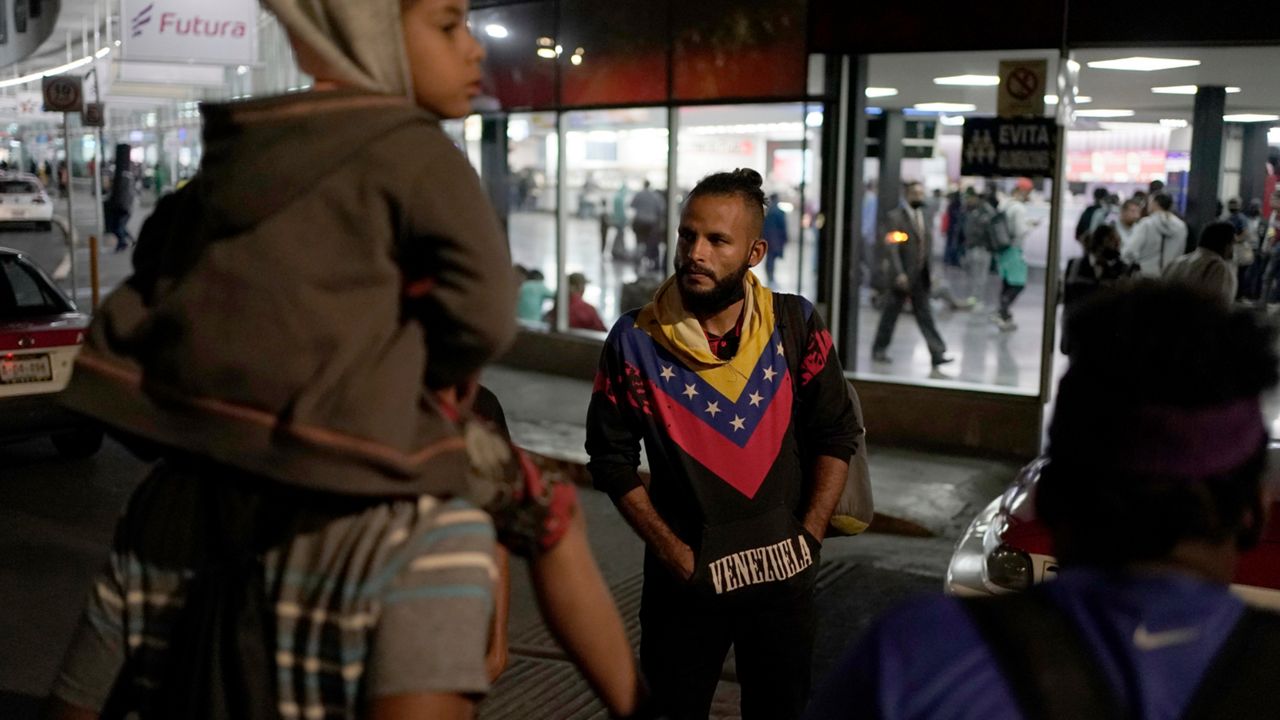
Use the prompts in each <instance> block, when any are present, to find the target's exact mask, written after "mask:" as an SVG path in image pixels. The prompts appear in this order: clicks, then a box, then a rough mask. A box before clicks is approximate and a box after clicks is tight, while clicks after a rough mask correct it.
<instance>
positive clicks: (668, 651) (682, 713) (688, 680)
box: [640, 554, 817, 720]
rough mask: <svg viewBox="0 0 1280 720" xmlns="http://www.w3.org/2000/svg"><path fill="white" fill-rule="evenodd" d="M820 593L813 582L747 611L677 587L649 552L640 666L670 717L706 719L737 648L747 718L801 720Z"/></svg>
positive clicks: (745, 716)
mask: <svg viewBox="0 0 1280 720" xmlns="http://www.w3.org/2000/svg"><path fill="white" fill-rule="evenodd" d="M814 570H815V572H812V573H810V574H809V575H810V579H811V580H812V578H813V577H816V575H817V573H816V568H814ZM813 595H814V587H813V583H812V581H810V582H808V583H807V584H806V585H805V586H804V587H803V588H800V589H797V591H796V592H794V593H791V594H789V596H788V597H786V598H782V599H780V600H779V601H776V602H770V603H768V604H758V603H757V604H755V605H752V606H750V607H741V606H740V605H741V604H740V603H728V602H725V600H726V599H725V598H717V597H713V596H711V595H709V594H707V593H705V592H704V591H701V590H696V589H694V588H692V587H690V586H689V585H687V584H685V583H681V582H679V581H677V580H676V579H675V578H673V577H672V576H671V574H670V573H669V572H668V571H667V570H666V568H664V567H663V566H662V564H661V563H660V562H658V561H657V560H656V559H653V558H651V557H649V556H648V554H646V557H645V575H644V591H643V594H642V596H641V602H640V665H641V668H642V669H643V671H644V674H645V677H646V678H647V679H648V681H649V686H650V689H651V690H652V691H653V694H654V698H655V699H656V700H657V701H658V704H659V706H660V707H661V708H662V709H663V711H664V712H665V713H667V715H666V716H668V717H670V718H672V720H706V718H707V715H708V713H709V712H710V710H711V700H712V698H713V696H714V695H715V690H716V684H717V682H718V681H719V679H720V674H721V671H722V669H723V667H724V661H725V657H726V656H727V655H728V652H729V647H730V646H733V648H734V653H735V659H736V666H737V673H738V682H739V684H740V685H741V687H742V718H743V720H793V719H795V718H799V717H800V715H801V713H802V712H804V707H805V703H806V702H807V701H808V698H809V687H810V682H811V678H810V673H811V670H812V668H811V666H812V662H813V643H814V627H815V619H814V602H813Z"/></svg>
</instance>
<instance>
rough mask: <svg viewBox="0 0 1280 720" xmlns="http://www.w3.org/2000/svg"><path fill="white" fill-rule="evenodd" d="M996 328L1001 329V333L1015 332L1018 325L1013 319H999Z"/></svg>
mask: <svg viewBox="0 0 1280 720" xmlns="http://www.w3.org/2000/svg"><path fill="white" fill-rule="evenodd" d="M996 327H998V328H1000V332H1013V331H1014V330H1017V329H1018V323H1016V322H1014V321H1013V319H1012V318H1010V319H1009V320H1004V319H1001V318H997V319H996Z"/></svg>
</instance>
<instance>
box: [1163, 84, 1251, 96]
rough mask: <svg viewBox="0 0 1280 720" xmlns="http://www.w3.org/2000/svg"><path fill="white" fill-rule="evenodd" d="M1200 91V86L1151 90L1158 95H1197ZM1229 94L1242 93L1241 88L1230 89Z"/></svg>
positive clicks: (1180, 86) (1167, 87)
mask: <svg viewBox="0 0 1280 720" xmlns="http://www.w3.org/2000/svg"><path fill="white" fill-rule="evenodd" d="M1199 90H1200V87H1199V86H1198V85H1164V86H1161V87H1153V88H1151V92H1153V93H1155V94H1157V95H1195V94H1196V93H1197V92H1198V91H1199ZM1227 92H1228V93H1231V94H1233V95H1234V94H1235V93H1238V92H1240V88H1238V87H1228V88H1227Z"/></svg>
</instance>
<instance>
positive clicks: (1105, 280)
mask: <svg viewBox="0 0 1280 720" xmlns="http://www.w3.org/2000/svg"><path fill="white" fill-rule="evenodd" d="M1084 240H1085V255H1084V257H1077V258H1071V260H1070V261H1068V262H1067V271H1066V273H1065V275H1064V276H1063V280H1062V306H1063V316H1064V322H1063V324H1062V328H1063V329H1062V352H1064V353H1066V352H1068V348H1069V347H1070V342H1069V340H1068V337H1067V328H1068V327H1069V326H1070V323H1068V322H1066V321H1065V319H1066V318H1068V317H1070V316H1071V314H1072V313H1073V312H1074V311H1075V309H1076V308H1078V307H1080V305H1081V303H1082V302H1083V301H1084V300H1086V299H1087V298H1089V297H1090V296H1091V295H1093V294H1094V293H1096V292H1097V291H1098V290H1100V289H1102V288H1104V287H1108V286H1111V285H1115V284H1116V283H1119V282H1125V281H1127V280H1129V279H1130V278H1134V277H1136V276H1137V275H1138V272H1139V271H1138V266H1137V265H1135V264H1133V263H1129V262H1125V260H1124V259H1123V258H1122V256H1121V254H1120V233H1119V232H1118V231H1117V230H1116V228H1115V227H1114V226H1111V225H1102V226H1099V227H1097V228H1095V229H1094V231H1093V232H1091V233H1089V235H1087V236H1085V238H1084Z"/></svg>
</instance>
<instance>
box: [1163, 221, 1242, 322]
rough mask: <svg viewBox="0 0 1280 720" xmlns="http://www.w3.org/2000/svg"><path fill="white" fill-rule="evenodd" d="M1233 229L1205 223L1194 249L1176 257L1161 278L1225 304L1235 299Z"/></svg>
mask: <svg viewBox="0 0 1280 720" xmlns="http://www.w3.org/2000/svg"><path fill="white" fill-rule="evenodd" d="M1235 239H1236V231H1235V226H1233V225H1232V224H1231V223H1229V222H1225V221H1220V222H1213V223H1209V224H1208V225H1206V226H1205V228H1204V230H1202V231H1200V241H1199V245H1198V246H1197V247H1196V249H1195V250H1193V251H1191V252H1189V253H1187V254H1186V255H1183V256H1182V257H1179V258H1178V259H1176V260H1174V261H1173V262H1172V263H1170V264H1169V267H1167V268H1165V270H1164V279H1165V280H1168V281H1170V282H1177V283H1182V284H1184V285H1188V286H1190V287H1192V288H1195V289H1196V290H1198V291H1200V292H1201V293H1204V294H1205V295H1206V296H1208V297H1211V298H1213V299H1215V300H1217V301H1219V302H1222V303H1224V304H1226V305H1230V304H1231V303H1232V302H1234V301H1235V299H1236V282H1237V280H1236V269H1235V266H1234V265H1233V264H1232V263H1231V254H1232V250H1233V249H1234V247H1235Z"/></svg>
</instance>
